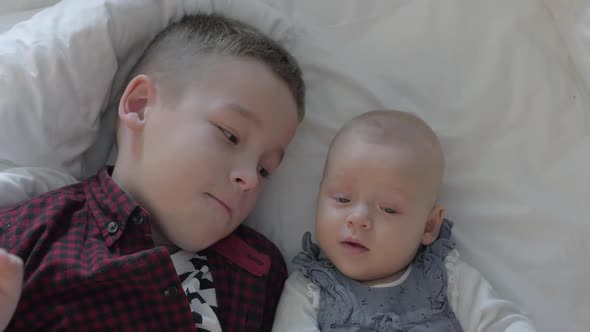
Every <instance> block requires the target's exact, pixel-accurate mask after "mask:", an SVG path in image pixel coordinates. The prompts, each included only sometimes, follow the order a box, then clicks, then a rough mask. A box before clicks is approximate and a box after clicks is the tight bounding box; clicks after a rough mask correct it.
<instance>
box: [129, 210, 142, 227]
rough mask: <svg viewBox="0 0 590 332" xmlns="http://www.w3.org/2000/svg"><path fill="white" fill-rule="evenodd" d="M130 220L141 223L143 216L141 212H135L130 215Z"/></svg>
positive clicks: (137, 223)
mask: <svg viewBox="0 0 590 332" xmlns="http://www.w3.org/2000/svg"><path fill="white" fill-rule="evenodd" d="M131 222H133V223H134V224H136V225H141V224H142V223H143V216H142V215H141V213H137V214H134V215H133V216H131Z"/></svg>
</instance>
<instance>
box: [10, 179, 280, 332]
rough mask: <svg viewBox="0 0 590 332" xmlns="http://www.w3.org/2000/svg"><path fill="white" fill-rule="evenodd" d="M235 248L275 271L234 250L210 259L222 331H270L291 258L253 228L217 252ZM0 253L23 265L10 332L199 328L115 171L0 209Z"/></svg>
mask: <svg viewBox="0 0 590 332" xmlns="http://www.w3.org/2000/svg"><path fill="white" fill-rule="evenodd" d="M233 241H237V242H239V243H241V244H242V245H243V244H244V243H245V244H246V245H247V246H249V247H251V248H253V249H254V250H255V251H256V252H258V253H260V254H262V255H263V256H264V257H268V259H269V261H270V266H269V268H268V270H266V272H265V273H264V274H263V275H260V274H253V273H251V272H250V271H249V270H248V268H247V266H243V265H241V264H240V262H239V261H237V260H235V259H232V257H231V256H228V253H227V250H226V251H225V252H224V254H220V253H219V252H218V250H217V249H216V248H217V246H213V247H211V248H209V249H207V250H205V251H204V252H203V253H204V254H206V255H207V257H208V260H209V264H210V268H211V273H212V275H213V280H214V283H215V290H216V294H217V298H218V305H219V320H220V322H221V325H222V328H223V330H224V331H270V330H271V327H272V321H273V318H274V313H275V308H276V305H277V302H278V300H279V297H280V294H281V290H282V287H283V283H284V280H285V279H286V277H287V271H286V267H285V263H284V260H283V258H282V256H281V254H280V252H279V251H278V249H277V248H276V247H275V246H274V245H273V244H272V243H271V242H270V241H268V240H267V239H266V238H264V237H263V236H262V235H260V234H258V233H256V232H255V231H253V230H251V229H249V228H247V227H245V226H240V227H239V228H238V229H237V230H236V231H235V232H234V233H233V234H232V235H231V236H229V237H228V238H226V239H224V240H221V241H220V242H219V243H218V245H219V244H224V247H225V248H228V247H229V248H231V247H232V245H233ZM224 242H225V243H224ZM0 247H3V248H7V249H8V250H9V251H10V252H12V253H14V254H16V255H18V256H20V257H21V258H22V259H23V261H24V263H25V280H24V290H23V294H22V296H21V300H20V302H19V305H18V308H17V311H16V313H15V315H14V317H13V320H12V321H11V323H10V325H9V326H8V328H7V331H57V330H60V331H61V330H76V329H78V330H83V331H113V330H115V331H124V330H132V331H142V330H152V331H176V330H183V331H191V330H193V331H194V330H195V329H196V328H195V323H194V320H193V316H192V313H191V309H190V306H189V302H188V299H187V298H186V295H185V293H184V291H183V289H182V286H181V284H180V280H179V278H178V276H177V274H176V271H175V269H174V266H173V264H172V261H171V259H170V252H169V251H168V249H167V248H166V247H154V245H153V242H152V239H151V230H150V217H149V213H148V212H147V211H145V210H144V209H142V208H141V207H140V206H139V205H138V204H137V203H135V201H133V200H132V199H131V198H130V197H129V196H128V195H126V194H125V193H124V192H123V191H122V190H121V189H120V188H119V187H118V186H117V185H116V184H115V183H114V182H113V181H112V179H111V178H110V176H109V169H103V170H101V171H100V172H99V174H98V175H97V176H95V177H92V178H90V179H88V180H86V181H84V182H82V183H79V184H75V185H72V186H68V187H64V188H62V189H59V190H56V191H53V192H49V193H46V194H44V195H41V196H39V197H36V198H34V199H32V200H30V201H26V202H23V203H21V204H19V205H17V206H15V207H12V208H9V209H2V210H0ZM230 255H231V251H230ZM236 262H238V263H236Z"/></svg>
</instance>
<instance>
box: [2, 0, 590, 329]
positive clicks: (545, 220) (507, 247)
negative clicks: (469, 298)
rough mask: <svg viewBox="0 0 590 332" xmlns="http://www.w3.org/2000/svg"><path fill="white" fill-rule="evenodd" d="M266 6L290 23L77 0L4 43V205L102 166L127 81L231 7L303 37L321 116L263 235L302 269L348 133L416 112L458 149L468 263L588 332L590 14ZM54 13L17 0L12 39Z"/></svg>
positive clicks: (291, 165)
mask: <svg viewBox="0 0 590 332" xmlns="http://www.w3.org/2000/svg"><path fill="white" fill-rule="evenodd" d="M262 1H265V2H267V3H269V4H271V5H272V6H273V7H275V8H279V10H280V13H281V14H279V13H276V12H274V11H272V10H270V9H269V11H267V10H259V9H260V8H259V7H257V6H250V3H249V2H248V3H245V4H242V3H244V1H242V0H239V1H238V0H235V1H229V0H215V1H214V0H210V1H204V0H202V1H198V0H192V1H191V0H184V1H182V0H166V1H157V0H119V1H115V0H109V1H107V0H100V1H99V0H90V1H86V0H85V1H81V0H80V1H78V0H69V1H68V3H67V4H68V6H67V7H70V6H73V7H75V8H76V9H75V10H73V9H71V8H69V9H67V10H66V6H64V4H62V5H60V6H58V7H56V8H53V9H51V10H50V11H48V12H45V13H42V15H40V16H37V17H35V18H34V19H33V20H32V21H28V22H26V23H25V24H23V25H21V26H20V27H17V28H15V29H14V30H12V31H11V32H10V33H8V34H5V35H1V36H0V168H2V169H6V168H12V170H11V171H10V172H12V174H11V173H10V172H3V173H2V172H0V205H2V203H4V202H12V201H14V200H17V199H20V198H21V197H24V196H25V195H27V196H30V195H33V194H36V193H39V192H41V191H44V190H46V189H51V188H53V187H55V186H60V185H62V184H64V183H68V182H69V181H72V180H73V179H72V177H71V176H75V177H84V176H86V175H88V174H90V173H92V172H94V170H96V169H97V168H98V167H100V164H102V163H103V162H104V160H105V158H106V156H107V155H108V154H109V151H112V150H111V148H112V142H113V135H112V132H113V128H112V126H102V127H101V128H100V131H99V126H100V125H101V124H105V123H109V121H108V119H109V116H110V117H111V118H110V119H111V120H112V119H113V113H112V112H104V111H102V112H103V113H101V110H102V109H103V108H104V106H105V105H106V104H107V102H108V97H109V96H110V94H111V91H112V86H115V87H117V86H118V84H119V85H120V81H121V80H120V78H121V77H122V76H124V73H126V70H127V69H128V68H129V64H130V63H131V62H132V61H134V59H135V58H136V56H137V54H138V53H139V52H140V50H141V49H142V48H143V46H144V45H145V43H146V42H147V40H148V39H149V36H151V35H153V34H154V33H155V31H157V30H158V29H160V28H161V27H163V26H164V25H165V24H166V23H167V22H169V21H170V20H171V18H172V17H179V16H180V15H181V14H182V13H183V12H185V11H188V10H189V9H190V10H194V9H195V8H196V7H198V6H203V8H206V9H207V10H227V11H228V12H232V13H234V14H236V16H238V17H239V18H242V19H244V20H246V21H248V22H249V23H254V24H258V25H261V26H263V27H266V28H267V29H269V30H272V31H274V32H275V33H276V36H279V37H284V39H283V40H285V39H287V40H288V41H291V39H290V38H291V37H292V36H296V35H297V34H296V33H295V32H296V31H298V30H294V29H293V27H292V26H290V25H289V24H284V23H285V21H284V20H283V18H282V15H286V16H288V17H289V18H291V19H292V20H293V21H295V22H298V24H299V25H300V28H301V29H302V30H303V31H302V33H301V39H298V40H297V43H293V44H292V45H291V46H292V47H291V49H292V50H293V52H294V53H295V54H296V55H297V56H298V57H299V59H300V61H301V63H302V65H303V67H304V71H305V75H306V81H307V85H308V87H309V90H308V97H309V98H308V102H307V108H308V117H307V119H306V120H305V122H304V123H303V125H302V126H301V129H300V130H299V133H298V135H297V137H296V139H295V141H294V142H293V144H292V145H291V148H290V151H289V152H288V155H287V158H286V160H285V163H284V166H283V167H282V169H281V170H279V171H278V172H277V173H275V174H274V175H273V180H272V181H270V182H269V185H268V187H267V188H266V189H267V190H266V191H265V193H264V195H263V196H262V198H261V200H260V204H259V205H258V208H257V210H256V211H255V213H254V214H253V216H252V218H251V219H250V220H249V221H248V223H249V224H250V225H252V226H254V227H255V228H257V229H258V230H261V231H262V232H263V233H264V234H266V235H267V236H268V237H269V238H270V239H271V240H273V241H274V242H275V243H277V245H278V246H279V247H280V249H281V250H282V252H283V253H284V255H285V258H286V259H287V260H288V261H290V259H291V258H292V257H293V256H294V255H295V253H296V252H297V251H298V249H299V248H300V243H299V240H300V236H301V234H302V233H303V231H305V230H307V229H311V228H312V225H313V214H314V204H315V203H314V198H315V194H316V191H317V186H318V180H319V178H320V174H321V167H322V164H323V159H324V156H325V153H326V150H327V145H328V142H329V140H330V139H331V137H332V135H333V134H334V132H335V130H336V129H337V128H338V127H339V126H340V125H341V124H342V123H343V122H344V121H346V120H347V119H349V118H351V117H352V116H354V115H356V114H358V113H360V112H363V111H365V110H368V109H373V108H378V107H393V108H399V109H403V110H408V111H413V112H416V113H418V114H420V115H421V116H423V117H424V118H425V119H426V120H427V121H428V122H429V123H430V124H431V125H432V126H433V127H434V129H435V130H436V131H437V132H438V133H439V134H440V136H441V140H442V142H443V145H444V148H445V152H446V156H447V161H448V167H447V174H446V177H445V183H444V188H443V203H444V204H445V205H446V207H447V215H448V216H449V217H450V218H451V219H453V220H455V221H456V225H457V227H456V232H455V235H456V238H457V240H458V244H459V248H460V249H461V250H462V252H463V255H464V256H463V258H464V259H465V260H466V261H467V262H469V263H470V264H471V265H473V266H474V267H476V268H477V269H479V270H480V271H482V272H483V274H484V275H485V276H486V278H487V279H488V280H490V282H491V283H492V284H493V285H494V286H495V288H496V289H497V290H498V292H499V294H501V295H502V296H503V297H507V298H509V299H510V300H511V301H513V302H515V303H517V304H518V305H519V306H520V307H522V308H523V309H524V310H526V311H527V312H530V313H531V316H532V317H533V319H534V321H535V323H536V325H537V327H538V328H539V329H540V330H542V331H587V329H588V326H590V287H588V286H587V280H588V279H590V265H588V264H585V262H586V261H587V256H588V252H589V251H590V243H589V240H588V239H587V234H589V233H590V218H589V217H588V215H587V213H586V209H585V205H586V204H587V203H588V202H589V201H590V153H589V152H588V151H590V124H589V121H590V120H588V119H589V118H590V116H589V112H590V93H589V91H590V89H589V88H588V87H589V82H590V4H589V3H588V1H586V0H518V1H514V0H494V1H486V0H475V1H474V0H448V1H437V0H322V1H317V0H298V1H290V0H289V1H288V0H262ZM55 2H56V0H3V1H0V29H5V28H7V27H9V26H11V25H12V24H13V23H14V22H17V21H19V20H22V19H24V18H26V17H28V16H30V15H32V14H33V13H35V12H37V11H38V10H39V7H40V6H43V5H46V4H50V3H55ZM105 3H107V4H108V6H107V5H104V4H105ZM100 4H103V5H102V6H101V5H100ZM71 10H73V12H71ZM246 12H247V13H248V14H247V15H246V14H245V13H246ZM267 12H268V13H269V14H265V13H267ZM242 14H244V16H242ZM265 15H266V16H265ZM265 31H267V30H265ZM304 32H305V33H304ZM125 60H127V61H125ZM43 68H45V69H44V70H41V69H43ZM118 70H119V74H118V75H117V77H116V79H115V80H114V85H113V84H111V83H112V82H113V78H114V75H115V73H116V72H117V71H118ZM39 73H43V74H42V75H38V74H39ZM100 114H102V117H101V116H100ZM110 123H112V121H111V122H110ZM97 137H98V141H97V142H95V139H96V138H97ZM95 143H97V144H96V145H95V146H94V147H93V148H92V149H90V150H89V147H90V146H93V144H95ZM112 156H113V155H112ZM31 166H34V167H38V168H36V169H33V170H29V169H26V168H22V167H31ZM15 168H16V169H18V172H19V173H18V174H17V175H16V177H15V175H14V174H13V173H14V169H15ZM49 169H51V171H49ZM53 169H60V170H62V173H63V172H66V173H64V174H61V173H54V172H55V171H54V170H53ZM23 171H25V172H27V173H26V174H28V175H26V176H24V177H23V176H22V174H23V173H22V172H23ZM65 174H69V175H65ZM23 179H24V180H25V181H23ZM23 188H24V189H23ZM556 275H558V276H559V278H556Z"/></svg>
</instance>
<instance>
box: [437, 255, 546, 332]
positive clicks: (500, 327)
mask: <svg viewBox="0 0 590 332" xmlns="http://www.w3.org/2000/svg"><path fill="white" fill-rule="evenodd" d="M445 263H446V268H447V274H448V276H449V283H448V290H447V293H448V298H449V302H450V304H451V307H452V308H453V311H454V312H455V315H456V316H457V319H458V320H459V322H460V323H461V326H462V327H463V330H465V331H466V332H472V331H473V332H476V331H477V332H480V331H481V332H484V331H485V332H500V331H501V332H504V331H508V332H531V331H536V330H535V328H534V326H533V324H532V322H531V321H530V319H528V318H527V317H526V316H525V315H524V314H522V313H521V312H520V310H519V309H518V307H517V306H516V305H515V304H513V303H511V302H510V301H507V300H504V299H502V298H500V297H499V296H498V294H497V293H496V292H495V291H494V289H493V288H492V286H491V285H490V283H489V282H488V281H487V280H486V279H485V278H484V277H483V276H482V275H481V273H479V271H477V270H476V269H474V268H473V267H471V266H470V265H469V264H467V263H465V262H463V261H460V260H459V258H458V252H457V251H456V250H455V251H453V252H452V253H451V254H449V256H448V257H447V260H446V261H445Z"/></svg>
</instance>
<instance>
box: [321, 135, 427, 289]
mask: <svg viewBox="0 0 590 332" xmlns="http://www.w3.org/2000/svg"><path fill="white" fill-rule="evenodd" d="M345 140H346V139H345ZM340 143H341V144H338V145H336V146H334V147H333V150H332V151H331V153H330V155H329V159H328V161H327V164H326V169H325V172H324V178H323V181H322V184H321V187H320V192H319V195H318V209H317V218H316V236H317V238H318V241H319V244H320V246H321V248H322V250H323V251H324V252H325V254H326V255H327V256H328V258H329V259H330V260H331V261H332V262H333V263H334V264H335V266H336V267H337V268H338V269H339V270H340V271H341V272H342V273H344V274H345V275H347V276H348V277H350V278H353V279H355V280H357V281H360V282H364V283H366V284H378V283H384V282H389V281H393V280H396V279H397V278H399V276H401V274H403V272H404V271H405V267H406V266H407V265H408V264H409V263H410V262H411V260H412V259H413V257H414V256H415V254H416V251H417V249H418V248H419V246H420V244H421V243H422V240H423V234H424V229H425V226H426V221H427V219H428V216H429V215H430V213H431V211H432V208H433V205H432V201H431V199H430V198H429V197H432V196H431V195H430V194H431V193H430V194H429V193H428V192H427V191H428V189H426V188H431V187H430V186H427V185H424V184H423V183H421V179H422V178H423V177H422V176H421V174H422V173H423V172H424V171H426V170H427V167H426V168H425V167H423V165H421V164H420V162H419V161H418V160H419V159H420V158H417V157H416V155H415V154H416V153H415V152H414V151H412V150H411V149H409V148H402V147H395V146H386V145H376V144H370V143H366V142H362V140H359V139H354V137H353V138H351V139H348V140H346V141H345V142H340Z"/></svg>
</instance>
